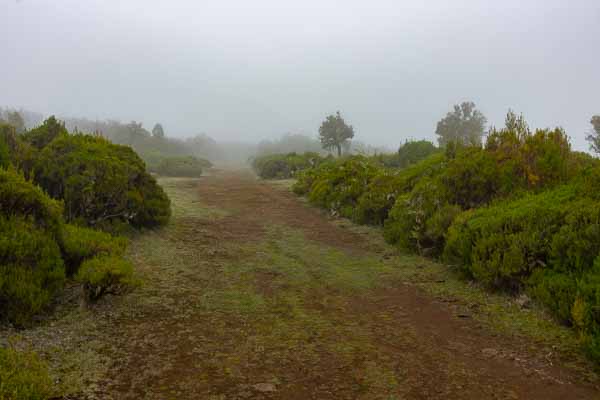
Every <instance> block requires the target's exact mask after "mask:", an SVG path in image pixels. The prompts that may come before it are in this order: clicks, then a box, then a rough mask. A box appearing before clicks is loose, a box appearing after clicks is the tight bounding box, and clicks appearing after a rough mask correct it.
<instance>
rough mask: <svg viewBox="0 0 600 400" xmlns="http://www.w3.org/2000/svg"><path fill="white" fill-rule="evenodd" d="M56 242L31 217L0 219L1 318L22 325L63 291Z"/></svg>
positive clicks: (2, 217) (60, 261)
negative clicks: (58, 292)
mask: <svg viewBox="0 0 600 400" xmlns="http://www.w3.org/2000/svg"><path fill="white" fill-rule="evenodd" d="M64 279H65V271H64V264H63V260H62V258H61V253H60V247H59V245H58V243H57V242H56V238H55V237H54V235H53V234H52V232H49V231H48V230H47V229H45V228H42V227H40V226H39V225H38V224H36V223H35V222H34V221H33V219H32V218H31V217H29V218H27V217H23V216H10V217H5V216H0V311H1V312H0V314H2V316H4V317H6V318H7V319H8V320H10V321H12V322H14V323H16V324H17V325H23V324H25V323H26V322H27V321H28V320H29V319H30V318H31V317H32V316H33V315H34V314H36V313H37V312H39V311H40V310H41V309H42V308H43V307H44V306H46V305H47V304H48V303H49V302H50V300H51V299H52V296H53V295H54V294H55V293H56V292H57V291H58V290H59V289H60V288H61V287H62V284H63V282H64Z"/></svg>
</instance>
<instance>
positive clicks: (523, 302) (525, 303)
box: [515, 293, 531, 308]
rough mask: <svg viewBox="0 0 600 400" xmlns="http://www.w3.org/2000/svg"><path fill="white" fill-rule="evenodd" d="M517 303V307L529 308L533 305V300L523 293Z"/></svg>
mask: <svg viewBox="0 0 600 400" xmlns="http://www.w3.org/2000/svg"><path fill="white" fill-rule="evenodd" d="M515 303H517V305H518V306H519V307H521V308H529V306H530V304H531V299H530V298H529V296H527V295H526V294H525V293H523V294H521V295H520V296H519V297H517V299H516V300H515Z"/></svg>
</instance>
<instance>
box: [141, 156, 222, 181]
mask: <svg viewBox="0 0 600 400" xmlns="http://www.w3.org/2000/svg"><path fill="white" fill-rule="evenodd" d="M210 167H212V163H211V162H210V161H208V160H204V159H200V158H196V157H192V156H185V157H158V158H157V159H156V160H153V163H152V164H148V171H150V172H153V173H156V174H158V175H162V176H173V177H189V178H197V177H199V176H201V175H202V171H203V170H205V169H208V168H210Z"/></svg>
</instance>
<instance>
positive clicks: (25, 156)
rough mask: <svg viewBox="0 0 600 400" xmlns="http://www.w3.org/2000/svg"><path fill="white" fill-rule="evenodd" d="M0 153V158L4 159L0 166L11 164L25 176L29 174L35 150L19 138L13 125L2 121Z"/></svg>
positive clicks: (0, 125) (0, 127) (0, 126)
mask: <svg viewBox="0 0 600 400" xmlns="http://www.w3.org/2000/svg"><path fill="white" fill-rule="evenodd" d="M0 153H2V155H0V159H4V160H5V161H2V162H1V163H0V167H1V166H4V167H7V166H8V165H9V164H12V165H13V166H14V167H15V168H17V169H19V170H21V171H23V173H24V174H25V176H27V177H29V176H30V173H31V170H32V168H33V162H34V158H35V156H36V155H37V150H36V149H34V148H33V147H32V146H31V145H29V144H28V143H25V142H24V141H23V140H21V138H20V137H19V135H17V133H16V131H15V128H14V127H12V126H10V125H8V124H3V123H0ZM7 156H8V160H7V161H6V157H7Z"/></svg>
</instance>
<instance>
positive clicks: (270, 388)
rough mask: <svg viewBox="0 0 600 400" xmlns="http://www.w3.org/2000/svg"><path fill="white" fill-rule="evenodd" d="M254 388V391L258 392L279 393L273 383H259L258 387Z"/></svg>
mask: <svg viewBox="0 0 600 400" xmlns="http://www.w3.org/2000/svg"><path fill="white" fill-rule="evenodd" d="M252 387H253V388H254V389H256V390H257V391H259V392H263V393H268V392H276V391H277V388H275V385H273V384H272V383H257V384H256V385H254V386H252Z"/></svg>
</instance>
